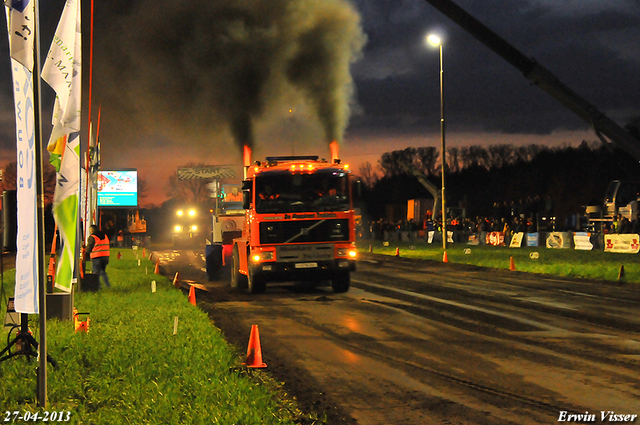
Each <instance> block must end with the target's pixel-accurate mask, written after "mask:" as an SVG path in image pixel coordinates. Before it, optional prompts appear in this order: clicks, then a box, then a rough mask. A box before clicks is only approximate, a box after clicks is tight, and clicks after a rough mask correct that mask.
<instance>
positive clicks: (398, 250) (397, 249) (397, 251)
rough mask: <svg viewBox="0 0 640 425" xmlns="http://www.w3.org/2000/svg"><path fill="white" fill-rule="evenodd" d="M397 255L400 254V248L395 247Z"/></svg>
mask: <svg viewBox="0 0 640 425" xmlns="http://www.w3.org/2000/svg"><path fill="white" fill-rule="evenodd" d="M399 256H400V248H398V247H397V248H396V257H399Z"/></svg>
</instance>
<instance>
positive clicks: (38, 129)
mask: <svg viewBox="0 0 640 425" xmlns="http://www.w3.org/2000/svg"><path fill="white" fill-rule="evenodd" d="M33 7H34V31H35V34H34V43H33V55H34V64H33V77H32V78H33V102H34V105H33V115H34V138H35V156H36V158H35V166H36V173H35V174H36V193H37V197H36V204H37V206H36V207H37V223H36V225H37V233H38V250H37V255H38V277H37V278H38V300H39V310H38V312H39V315H40V342H39V344H38V351H39V367H38V405H39V406H40V407H42V408H45V409H46V408H47V296H46V288H45V286H46V285H45V282H46V281H47V276H46V268H45V264H44V257H45V249H44V245H45V241H44V182H43V180H44V179H43V173H42V170H43V167H42V109H41V98H40V94H41V81H40V73H41V68H40V67H41V65H40V1H39V0H34V3H33Z"/></svg>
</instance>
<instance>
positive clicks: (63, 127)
mask: <svg viewBox="0 0 640 425" xmlns="http://www.w3.org/2000/svg"><path fill="white" fill-rule="evenodd" d="M80 22H81V21H80V0H67V2H66V4H65V7H64V10H63V11H62V16H61V18H60V22H59V23H58V28H57V29H56V33H55V35H54V37H53V41H52V43H51V48H50V49H49V53H48V54H47V59H46V60H45V63H44V66H43V67H42V79H43V80H44V81H46V82H47V84H49V85H50V86H51V88H53V90H54V91H55V92H56V104H55V106H54V113H53V126H54V127H53V131H52V133H51V137H50V138H49V143H52V142H55V141H56V140H58V139H59V138H60V137H62V136H64V135H66V134H69V133H73V132H76V131H80V109H81V93H82V92H81V90H82V81H81V75H82V31H81V23H80Z"/></svg>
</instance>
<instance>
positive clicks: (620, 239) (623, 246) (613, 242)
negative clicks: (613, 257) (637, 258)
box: [604, 234, 640, 254]
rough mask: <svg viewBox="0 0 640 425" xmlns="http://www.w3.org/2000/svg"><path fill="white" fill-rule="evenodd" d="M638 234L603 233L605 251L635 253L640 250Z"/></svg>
mask: <svg viewBox="0 0 640 425" xmlns="http://www.w3.org/2000/svg"><path fill="white" fill-rule="evenodd" d="M639 241H640V236H639V235H635V234H624V235H616V234H613V235H604V250H605V252H619V253H625V254H637V253H638V251H640V243H639Z"/></svg>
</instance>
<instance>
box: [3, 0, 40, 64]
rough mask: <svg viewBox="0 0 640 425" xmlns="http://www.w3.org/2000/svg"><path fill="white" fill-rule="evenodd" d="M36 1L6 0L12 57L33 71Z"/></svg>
mask: <svg viewBox="0 0 640 425" xmlns="http://www.w3.org/2000/svg"><path fill="white" fill-rule="evenodd" d="M34 10H35V9H34V1H33V0H6V1H5V11H6V13H7V29H8V31H9V51H10V52H11V57H12V58H13V59H15V60H16V61H18V62H20V63H21V64H22V65H24V66H25V67H26V68H27V69H28V70H29V71H30V72H33V39H34V38H33V36H34V26H33V24H34Z"/></svg>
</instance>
